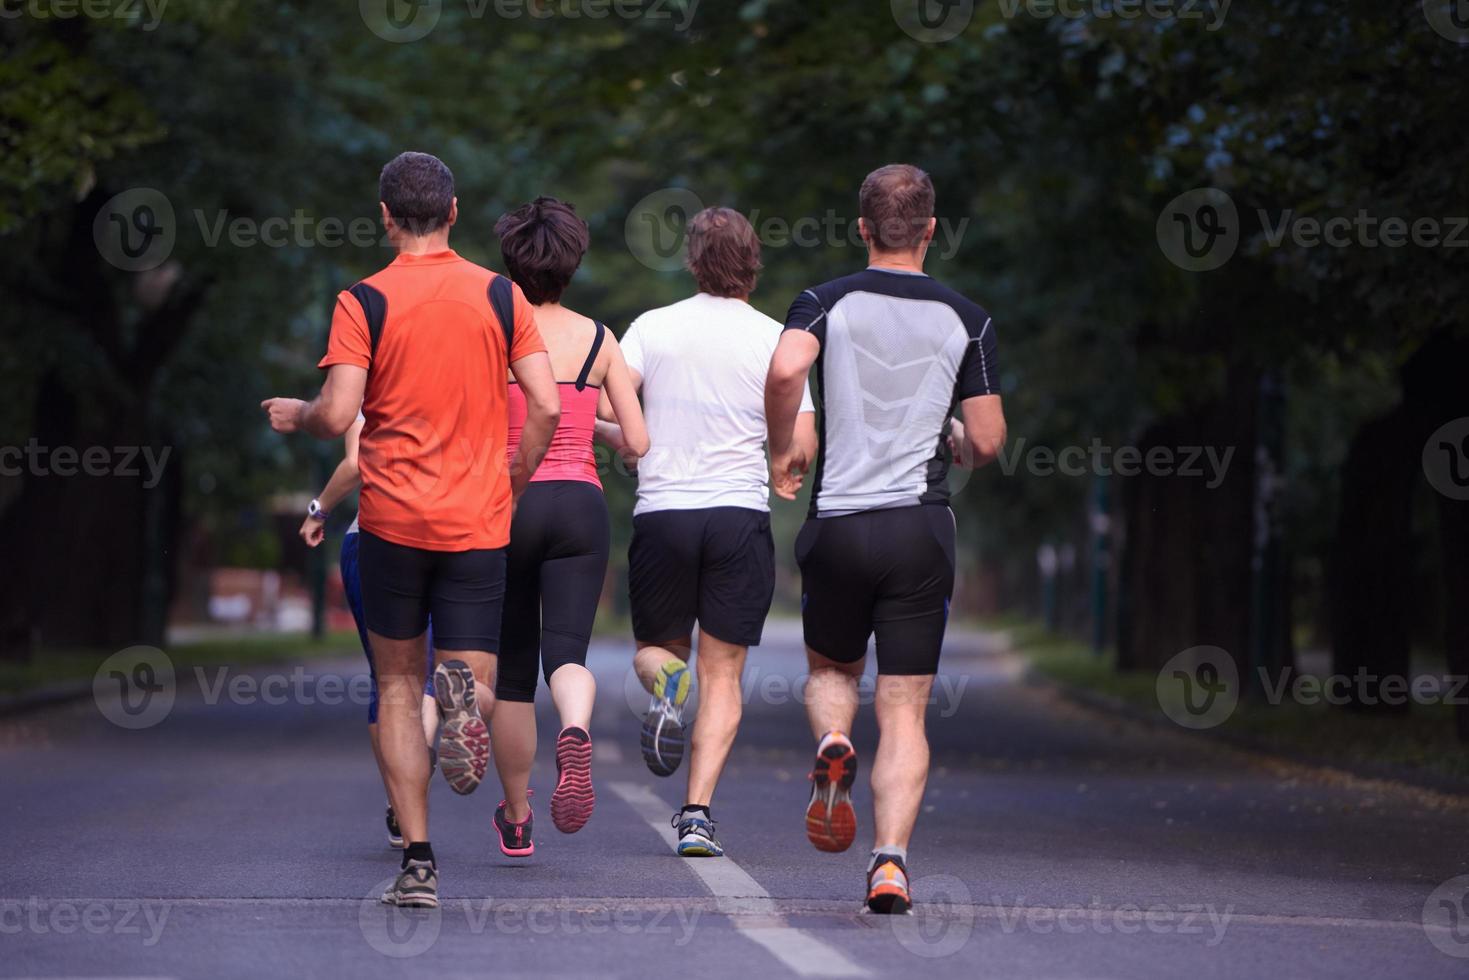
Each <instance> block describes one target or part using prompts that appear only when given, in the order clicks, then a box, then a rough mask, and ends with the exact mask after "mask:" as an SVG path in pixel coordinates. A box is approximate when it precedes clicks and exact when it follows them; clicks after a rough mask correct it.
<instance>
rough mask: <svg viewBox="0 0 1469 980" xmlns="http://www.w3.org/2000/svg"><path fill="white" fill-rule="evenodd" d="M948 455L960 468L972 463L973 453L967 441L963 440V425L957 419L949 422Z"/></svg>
mask: <svg viewBox="0 0 1469 980" xmlns="http://www.w3.org/2000/svg"><path fill="white" fill-rule="evenodd" d="M948 439H949V454H950V455H951V456H952V457H953V458H954V460H955V461H956V462H958V464H959V465H960V466H969V465H970V464H971V463H972V462H973V452H972V450H970V448H969V440H968V439H966V438H964V423H963V422H960V421H959V420H958V419H950V420H949V436H948Z"/></svg>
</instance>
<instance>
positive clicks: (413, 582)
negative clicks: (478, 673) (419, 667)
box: [358, 530, 505, 653]
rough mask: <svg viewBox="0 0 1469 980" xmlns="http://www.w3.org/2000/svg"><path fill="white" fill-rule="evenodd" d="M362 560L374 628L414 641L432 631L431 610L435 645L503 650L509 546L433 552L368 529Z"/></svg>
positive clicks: (367, 615)
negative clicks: (503, 619)
mask: <svg viewBox="0 0 1469 980" xmlns="http://www.w3.org/2000/svg"><path fill="white" fill-rule="evenodd" d="M358 563H359V565H360V566H361V573H362V612H363V618H364V619H366V620H367V628H368V630H369V631H371V632H373V633H376V634H377V635H378V636H383V637H387V638H388V639H390V640H411V639H413V638H414V637H415V636H420V635H422V634H423V633H424V632H425V631H426V630H427V629H428V623H429V616H430V614H432V616H433V622H434V648H435V649H437V650H441V651H442V650H483V651H485V652H487V653H494V652H496V651H497V650H499V648H500V616H501V614H502V612H503V610H504V607H505V549H504V548H483V549H477V550H473V551H428V550H426V549H423V548H410V547H408V546H406V545H401V544H393V543H392V542H391V541H384V540H383V539H382V538H380V537H378V536H377V535H375V534H372V533H370V532H368V531H366V530H364V531H362V533H361V542H360V544H359V545H358Z"/></svg>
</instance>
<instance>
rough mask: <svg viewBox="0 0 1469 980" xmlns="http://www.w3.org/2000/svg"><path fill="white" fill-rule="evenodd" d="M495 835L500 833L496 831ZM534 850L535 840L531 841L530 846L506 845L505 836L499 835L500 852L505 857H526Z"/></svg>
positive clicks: (497, 835)
mask: <svg viewBox="0 0 1469 980" xmlns="http://www.w3.org/2000/svg"><path fill="white" fill-rule="evenodd" d="M495 836H496V837H500V835H499V833H498V832H497V833H496V834H495ZM535 852H536V845H535V841H531V845H530V847H506V846H505V838H503V837H500V853H501V854H503V855H505V856H506V857H512V858H528V857H530V856H531V855H532V854H534V853H535Z"/></svg>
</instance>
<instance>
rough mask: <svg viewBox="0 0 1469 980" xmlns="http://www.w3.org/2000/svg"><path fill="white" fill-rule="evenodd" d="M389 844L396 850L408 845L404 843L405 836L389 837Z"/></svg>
mask: <svg viewBox="0 0 1469 980" xmlns="http://www.w3.org/2000/svg"><path fill="white" fill-rule="evenodd" d="M388 846H389V847H391V848H392V849H393V850H395V851H401V850H403V849H404V848H405V847H407V846H408V845H407V844H406V843H404V841H403V838H401V837H389V838H388Z"/></svg>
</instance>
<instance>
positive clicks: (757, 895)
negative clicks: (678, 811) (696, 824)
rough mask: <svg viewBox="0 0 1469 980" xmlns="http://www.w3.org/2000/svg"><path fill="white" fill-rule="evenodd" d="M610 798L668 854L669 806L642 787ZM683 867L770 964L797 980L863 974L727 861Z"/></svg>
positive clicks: (622, 788) (618, 788) (624, 788)
mask: <svg viewBox="0 0 1469 980" xmlns="http://www.w3.org/2000/svg"><path fill="white" fill-rule="evenodd" d="M612 792H614V793H616V794H617V795H618V796H620V797H622V800H623V802H624V803H626V804H627V805H628V806H630V807H632V808H633V810H634V811H636V812H637V814H638V815H639V816H640V817H642V818H643V819H644V820H645V821H646V822H647V824H648V826H650V827H652V828H653V830H654V832H656V833H657V834H658V836H659V837H662V838H663V841H664V843H666V844H667V845H668V846H669V847H670V848H672V847H674V846H675V845H676V844H677V843H678V834H677V833H676V832H675V831H674V829H673V827H672V826H670V825H669V820H668V818H669V816H670V815H671V813H672V811H671V809H670V808H669V805H668V804H667V803H666V802H665V801H663V800H662V799H661V798H659V796H658V795H657V794H656V793H654V792H653V791H652V790H650V789H649V788H648V787H646V786H640V785H638V784H637V783H624V782H615V783H613V784H612ZM684 864H685V865H686V866H687V867H688V869H689V870H690V871H692V872H694V874H696V875H698V876H699V880H700V881H702V882H703V883H704V887H705V888H708V889H709V891H710V893H711V894H712V895H713V896H714V898H715V900H716V901H717V902H718V907H719V911H720V912H721V913H722V914H724V915H728V916H730V917H731V918H730V921H731V922H733V923H734V925H735V928H736V929H738V930H739V931H740V932H741V933H742V934H743V935H744V936H746V937H747V938H749V939H750V940H752V941H754V942H756V943H759V944H760V945H761V946H763V947H765V949H766V950H767V951H768V952H769V953H770V954H771V955H772V956H774V957H775V958H776V959H778V960H780V961H781V962H782V963H784V964H785V965H786V966H788V967H790V968H791V969H792V970H795V971H796V972H797V973H799V974H800V975H801V976H803V977H865V976H868V975H869V974H868V972H867V971H866V970H864V969H863V968H862V967H860V966H858V965H857V964H856V963H853V962H852V961H851V960H849V959H847V957H846V956H844V955H843V954H842V953H841V952H840V951H839V950H837V949H834V948H833V947H831V946H828V945H827V944H826V943H824V942H822V941H821V940H819V939H817V938H816V937H815V936H812V935H810V934H808V933H805V932H802V931H801V930H799V929H796V928H794V927H792V926H791V925H789V924H788V923H787V922H786V920H785V917H784V916H782V915H781V914H780V910H779V909H778V908H777V907H776V903H775V900H774V899H773V898H771V897H770V892H768V891H766V890H765V889H764V888H762V887H761V885H760V882H758V881H756V880H755V879H754V878H752V877H750V875H749V873H748V872H747V871H745V869H744V868H742V867H740V866H739V865H738V864H735V863H734V862H733V861H731V860H730V859H729V858H727V857H723V858H690V859H689V860H687V861H685V862H684Z"/></svg>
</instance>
